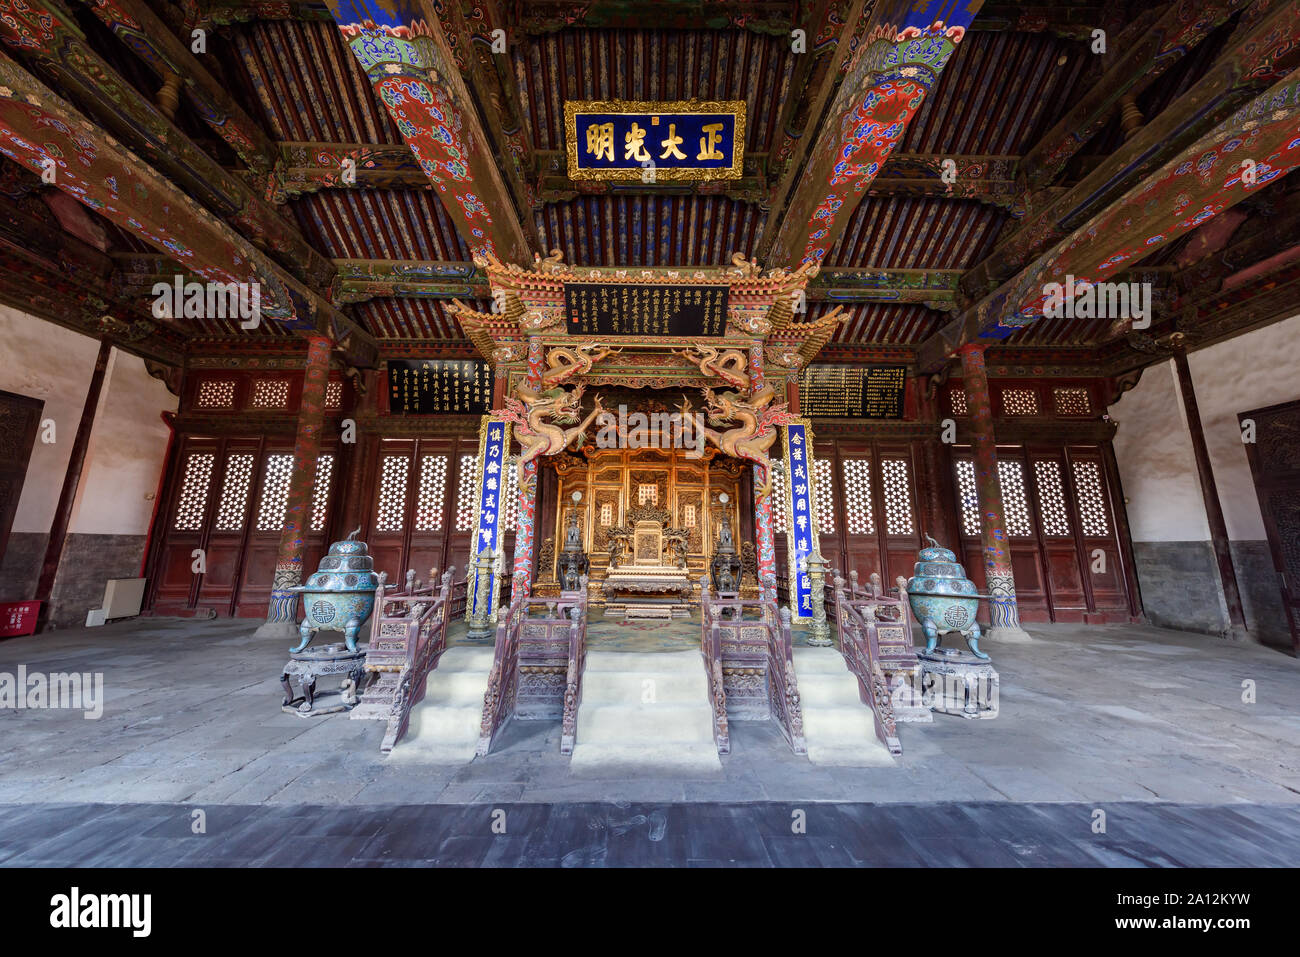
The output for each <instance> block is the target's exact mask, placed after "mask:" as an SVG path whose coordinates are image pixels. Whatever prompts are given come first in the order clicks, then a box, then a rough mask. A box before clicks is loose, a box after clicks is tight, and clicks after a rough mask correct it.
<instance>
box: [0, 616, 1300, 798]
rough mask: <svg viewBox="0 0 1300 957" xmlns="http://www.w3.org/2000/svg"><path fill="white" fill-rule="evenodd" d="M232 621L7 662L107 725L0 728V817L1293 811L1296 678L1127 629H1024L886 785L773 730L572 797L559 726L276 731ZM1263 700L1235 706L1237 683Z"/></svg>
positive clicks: (1299, 731) (30, 651)
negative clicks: (979, 691) (414, 742)
mask: <svg viewBox="0 0 1300 957" xmlns="http://www.w3.org/2000/svg"><path fill="white" fill-rule="evenodd" d="M256 624H257V623H256V622H253V621H246V620H216V621H202V622H198V621H188V620H179V619H140V620H137V621H131V622H124V623H119V624H114V625H108V626H105V627H102V628H94V629H73V630H68V631H59V632H54V633H51V634H48V635H41V636H35V637H29V638H16V639H10V640H6V641H4V642H0V673H2V672H7V673H10V674H13V673H15V672H16V670H17V668H18V666H19V665H25V666H26V667H27V669H28V671H29V672H35V671H41V672H69V671H78V672H102V673H103V675H104V686H105V708H104V713H103V716H102V717H101V718H100V719H99V720H86V719H84V718H83V716H82V714H81V713H80V712H70V711H49V710H46V711H36V710H8V709H2V710H0V740H3V742H4V750H3V753H2V754H0V804H39V803H50V802H65V803H77V804H94V803H103V804H115V803H142V802H183V803H187V804H192V805H193V804H200V803H202V804H210V805H220V804H230V805H253V804H262V803H271V804H285V805H289V804H297V805H331V804H352V805H357V804H383V805H395V804H403V805H412V804H433V803H441V804H464V803H478V802H528V803H551V802H592V801H647V802H681V801H688V802H726V803H728V804H731V803H736V802H750V801H753V802H761V801H792V800H797V801H852V802H869V803H877V804H879V803H891V804H892V803H920V802H932V801H935V802H944V801H947V802H1019V803H1025V804H1029V803H1041V802H1084V803H1090V802H1093V803H1100V804H1103V805H1104V803H1105V802H1175V803H1184V804H1201V805H1219V804H1232V803H1238V802H1240V803H1256V804H1275V805H1276V804H1294V803H1300V748H1298V747H1297V743H1296V742H1297V741H1298V740H1300V709H1297V702H1300V662H1297V661H1296V660H1294V659H1292V658H1290V657H1288V656H1286V655H1284V654H1281V653H1278V652H1276V651H1272V650H1269V649H1266V648H1262V647H1259V646H1243V645H1233V644H1228V643H1225V642H1222V641H1219V640H1217V639H1214V638H1209V637H1205V636H1201V635H1193V634H1188V633H1182V632H1175V631H1166V630H1161V629H1156V628H1143V627H1134V626H1118V625H1117V626H1081V625H1080V626H1070V625H1055V626H1041V625H1040V626H1031V627H1030V629H1029V630H1030V632H1031V633H1032V634H1033V635H1034V636H1035V637H1036V638H1037V639H1038V640H1037V641H1036V642H1035V643H1033V644H1031V645H1006V646H1001V647H998V646H994V647H991V648H989V650H990V651H991V652H992V654H993V656H994V663H995V665H996V666H997V668H998V670H999V672H1000V674H1001V679H1002V682H1001V702H1000V704H1001V714H1000V715H999V717H998V718H997V719H995V720H991V721H965V720H963V719H960V718H953V717H946V716H943V715H937V716H936V718H935V722H934V723H933V724H931V725H915V724H912V725H903V726H901V729H902V732H901V737H902V741H903V748H904V756H903V758H902V759H901V760H899V761H898V763H897V766H895V767H885V768H861V769H854V768H825V767H817V766H815V765H811V764H809V763H808V762H807V760H806V759H804V758H801V757H796V756H795V755H793V754H791V753H790V752H789V750H788V749H787V748H786V746H785V744H784V742H783V741H782V739H781V737H780V735H779V733H778V732H777V730H776V729H775V727H773V726H772V725H771V724H770V723H767V722H763V723H743V722H735V723H733V725H732V753H731V755H729V756H727V757H725V758H724V759H723V771H722V773H721V774H716V775H714V776H711V777H707V778H699V779H678V778H670V777H664V776H662V775H658V774H654V773H650V772H647V773H645V774H642V775H636V774H631V775H629V774H627V773H625V772H619V773H618V776H617V777H613V776H611V777H610V778H608V779H601V778H590V777H575V776H574V775H573V774H572V773H571V772H570V770H569V767H568V759H567V758H563V757H561V755H560V754H559V725H558V722H514V723H512V725H511V726H510V727H509V728H508V729H507V732H506V734H505V735H504V740H503V742H502V746H501V747H500V749H499V751H497V752H496V753H494V754H492V755H490V756H488V757H487V758H480V759H476V760H475V761H473V762H472V763H470V764H467V765H461V766H455V767H446V766H437V765H428V764H419V763H415V762H413V761H412V760H410V759H409V758H404V757H403V756H402V753H401V748H400V746H399V748H398V750H397V752H396V753H395V754H394V755H393V756H391V757H384V756H383V755H382V754H381V753H380V751H379V742H380V738H381V737H382V733H383V726H382V724H381V723H380V722H371V721H351V720H349V719H348V718H347V716H346V715H335V716H330V717H325V718H318V719H311V720H305V719H301V718H297V717H294V716H293V715H289V714H284V713H283V712H281V711H280V707H279V705H280V698H281V692H280V687H279V682H278V677H279V673H280V667H281V665H282V664H283V663H284V661H285V659H286V657H287V655H286V652H287V647H285V646H283V645H282V644H280V643H277V642H271V643H267V642H265V641H257V640H254V638H253V637H252V631H253V629H254V627H255V625H256ZM1246 681H1250V682H1253V683H1254V687H1255V694H1256V696H1257V697H1256V701H1255V703H1253V704H1248V703H1244V702H1243V701H1242V695H1243V682H1246Z"/></svg>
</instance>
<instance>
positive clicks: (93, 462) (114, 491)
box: [69, 349, 176, 535]
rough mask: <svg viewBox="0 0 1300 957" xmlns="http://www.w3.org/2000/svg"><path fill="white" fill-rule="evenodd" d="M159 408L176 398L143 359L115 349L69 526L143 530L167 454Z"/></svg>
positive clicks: (100, 531)
mask: <svg viewBox="0 0 1300 957" xmlns="http://www.w3.org/2000/svg"><path fill="white" fill-rule="evenodd" d="M164 409H166V410H169V411H175V409H176V397H175V396H173V395H172V394H171V393H170V392H168V391H167V387H166V386H165V385H163V383H162V382H161V381H159V380H158V379H155V378H154V377H153V376H151V375H149V373H148V371H146V369H145V367H144V360H143V359H140V358H138V357H136V356H132V355H128V354H126V353H124V352H119V351H118V350H116V349H114V350H113V353H112V356H111V357H110V358H109V365H108V371H107V375H106V376H105V380H104V388H103V390H102V391H101V393H100V398H99V409H98V411H97V412H96V414H95V429H94V431H93V432H92V433H91V435H90V445H89V447H88V448H87V450H86V464H85V468H84V469H83V470H82V473H81V485H80V487H79V488H78V489H77V500H76V502H75V504H74V508H73V513H72V524H71V525H70V526H69V531H73V532H81V533H85V534H96V535H145V534H147V533H148V531H149V521H150V519H152V517H153V506H154V497H155V495H156V494H157V490H158V478H159V476H160V475H161V474H162V469H163V464H164V462H163V459H164V457H165V456H166V453H167V437H168V432H169V430H168V428H167V426H166V425H165V424H163V421H162V418H161V417H160V413H161V412H162V411H163V410H164Z"/></svg>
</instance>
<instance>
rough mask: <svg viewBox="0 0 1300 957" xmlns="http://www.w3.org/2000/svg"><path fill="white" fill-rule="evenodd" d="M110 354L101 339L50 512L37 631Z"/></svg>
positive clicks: (64, 538) (50, 594)
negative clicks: (65, 469)
mask: <svg viewBox="0 0 1300 957" xmlns="http://www.w3.org/2000/svg"><path fill="white" fill-rule="evenodd" d="M112 351H113V347H112V345H110V344H109V341H108V340H107V339H101V340H100V343H99V352H98V354H97V355H96V356H95V371H94V372H93V373H91V376H90V388H89V389H88V390H87V392H86V401H85V403H84V404H83V405H82V407H81V421H79V422H78V423H77V434H76V436H75V437H74V438H73V440H72V454H71V455H70V456H69V457H68V470H67V471H66V472H64V474H63V488H62V489H61V490H60V491H59V504H58V506H56V507H55V509H54V520H53V521H52V522H51V523H50V537H49V539H48V540H47V541H46V543H45V560H44V561H43V562H41V577H40V578H39V579H38V580H37V582H36V600H37V601H39V602H40V603H41V610H40V613H39V615H38V617H37V624H36V628H37V630H38V631H40V630H43V629H44V628H45V623H46V621H48V620H49V617H50V599H51V598H52V597H53V595H54V580H55V578H57V577H58V573H59V562H60V561H61V560H62V558H63V543H64V542H65V541H67V538H68V525H69V524H70V523H71V521H72V506H73V503H74V502H75V501H76V500H77V486H78V485H80V484H81V469H82V467H83V466H84V465H85V464H86V449H87V448H88V447H89V445H90V433H91V431H92V430H93V429H94V427H95V410H96V409H98V408H99V393H100V391H101V390H102V389H103V387H104V371H105V370H106V369H107V368H108V356H109V353H111V352H112Z"/></svg>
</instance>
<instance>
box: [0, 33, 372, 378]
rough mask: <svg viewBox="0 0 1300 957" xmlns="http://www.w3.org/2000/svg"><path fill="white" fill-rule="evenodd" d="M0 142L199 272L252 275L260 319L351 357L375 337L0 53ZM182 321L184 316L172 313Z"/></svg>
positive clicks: (230, 277)
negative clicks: (320, 338) (319, 338)
mask: <svg viewBox="0 0 1300 957" xmlns="http://www.w3.org/2000/svg"><path fill="white" fill-rule="evenodd" d="M0 152H2V153H4V154H5V155H6V156H8V157H9V158H10V159H12V160H14V161H15V162H17V163H19V164H20V165H22V166H24V167H26V168H27V169H29V170H32V171H33V172H36V173H41V172H42V171H44V170H45V169H46V168H47V162H48V161H53V169H54V171H55V183H54V185H56V186H57V187H58V188H59V189H61V190H63V191H64V192H65V193H68V194H69V195H71V196H72V197H74V198H75V199H77V200H79V201H80V202H82V203H83V204H85V205H86V206H87V207H89V208H90V209H93V210H95V211H96V212H98V213H99V214H100V215H101V216H104V217H106V218H107V219H109V220H112V221H113V222H115V223H117V224H118V225H119V226H120V227H122V228H123V229H125V230H126V231H127V232H130V233H132V234H134V235H136V236H138V237H140V238H141V239H143V240H145V241H146V242H148V243H149V244H150V245H152V246H154V247H155V248H156V249H158V250H159V251H160V252H163V253H165V254H167V255H170V256H171V257H172V258H173V259H174V260H175V261H176V262H177V263H179V264H180V265H182V266H185V267H188V268H190V269H192V270H193V271H194V272H196V273H197V274H199V275H200V276H202V277H203V278H204V279H207V280H210V281H215V282H221V283H231V282H234V283H248V282H257V283H258V284H259V287H260V296H261V303H262V314H263V317H264V321H275V322H280V323H281V324H282V325H284V326H285V327H286V328H288V329H292V330H294V331H296V332H300V333H303V334H308V335H311V334H316V335H324V336H327V337H329V338H330V339H331V340H332V341H333V342H335V343H336V345H337V347H338V348H339V349H340V350H342V351H343V352H344V353H345V354H346V355H347V356H348V359H349V361H350V362H351V363H352V364H354V365H369V364H370V363H371V362H372V361H373V359H374V355H375V346H374V340H373V339H372V338H371V337H370V336H369V334H367V333H366V332H365V331H364V330H362V329H360V328H359V327H357V326H356V325H355V324H353V323H352V322H351V320H349V319H348V318H347V317H345V316H344V315H343V314H342V313H341V312H339V311H338V310H337V309H335V308H334V307H333V306H331V305H330V304H329V303H327V302H326V301H325V300H324V299H322V298H321V297H320V296H319V295H318V294H317V293H316V292H315V291H313V290H312V289H311V288H310V287H308V286H306V285H304V284H303V283H301V282H299V281H298V280H296V279H294V278H293V277H292V276H290V275H289V274H288V273H287V272H285V271H284V270H283V269H282V268H281V267H279V266H278V265H276V264H275V263H274V262H273V261H272V260H271V259H270V258H269V257H268V256H266V255H265V254H264V253H262V252H260V251H259V250H258V249H257V248H255V247H254V246H253V245H252V244H251V243H250V242H249V241H248V240H247V239H245V238H244V237H243V236H241V235H239V234H238V233H237V232H235V231H234V230H233V229H232V228H231V227H230V226H228V225H227V224H226V223H224V222H222V221H221V220H219V219H217V218H216V217H215V216H213V215H212V214H211V213H210V212H208V211H207V210H206V209H204V208H203V207H202V206H201V205H200V204H199V203H198V202H197V201H195V200H194V199H192V198H191V197H190V196H188V195H187V194H186V193H185V192H184V191H182V190H181V189H180V188H179V187H178V186H177V185H175V184H173V183H172V182H170V181H169V180H168V179H166V178H165V177H164V176H162V175H161V174H160V173H158V172H157V171H156V170H155V169H154V168H153V167H152V166H150V165H149V164H148V163H147V162H145V161H143V160H142V159H141V158H140V157H138V156H136V155H135V154H133V153H131V152H130V151H129V150H128V149H126V148H125V147H123V146H122V145H121V144H120V143H118V142H117V141H115V140H114V139H113V138H112V137H111V136H109V135H108V134H107V133H106V132H105V131H104V130H102V129H101V128H100V127H98V126H97V125H96V124H94V123H92V122H91V121H90V120H88V119H87V118H86V117H85V116H83V115H82V114H81V113H79V112H78V111H77V110H76V109H75V108H73V107H72V106H71V105H70V104H68V103H67V102H66V101H64V100H63V99H62V98H60V97H59V96H58V95H56V94H55V93H54V92H53V91H52V90H50V89H49V88H48V87H46V86H45V85H44V84H42V83H40V82H39V81H38V80H37V79H36V78H35V77H33V76H32V75H31V74H30V73H28V72H27V71H26V70H24V69H22V68H21V67H20V66H19V65H18V64H17V63H15V62H14V61H13V60H11V59H10V58H9V57H8V56H5V55H4V54H0ZM172 322H173V323H175V324H177V325H179V326H180V327H181V328H183V323H184V320H183V319H177V320H172Z"/></svg>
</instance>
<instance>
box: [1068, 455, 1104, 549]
mask: <svg viewBox="0 0 1300 957" xmlns="http://www.w3.org/2000/svg"><path fill="white" fill-rule="evenodd" d="M1074 490H1075V494H1076V495H1078V496H1079V525H1080V526H1081V527H1082V529H1083V534H1084V535H1087V536H1088V537H1089V538H1096V537H1099V536H1102V535H1109V534H1110V516H1108V515H1107V514H1106V495H1105V493H1104V492H1103V491H1102V487H1101V467H1100V466H1099V465H1098V464H1097V463H1096V462H1075V463H1074Z"/></svg>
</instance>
